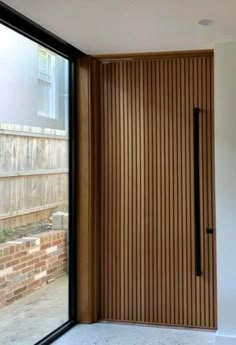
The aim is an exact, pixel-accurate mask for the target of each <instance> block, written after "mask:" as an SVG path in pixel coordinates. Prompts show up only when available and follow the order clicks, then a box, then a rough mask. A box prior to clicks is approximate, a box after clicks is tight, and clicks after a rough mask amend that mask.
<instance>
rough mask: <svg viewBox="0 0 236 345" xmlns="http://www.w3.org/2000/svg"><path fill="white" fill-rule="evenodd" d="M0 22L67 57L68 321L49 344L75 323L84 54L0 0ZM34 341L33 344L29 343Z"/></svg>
mask: <svg viewBox="0 0 236 345" xmlns="http://www.w3.org/2000/svg"><path fill="white" fill-rule="evenodd" d="M0 23H1V24H4V25H5V26H7V27H9V28H11V29H13V30H14V31H16V32H18V33H20V34H22V35H23V36H25V37H27V38H29V39H31V40H32V41H34V42H36V43H38V44H40V45H41V46H43V47H46V48H48V49H50V50H51V51H53V52H55V53H57V54H58V55H60V56H62V57H64V58H66V59H68V61H69V116H68V119H69V175H68V176H69V231H68V233H69V289H68V290H69V291H68V293H69V313H68V321H67V322H65V323H64V324H62V325H61V326H60V327H59V328H57V329H55V330H53V331H52V333H50V334H48V335H46V336H45V337H44V338H42V339H41V340H40V341H38V342H37V343H36V344H35V345H48V344H51V343H52V342H53V341H55V340H56V339H57V338H58V337H60V336H61V335H62V334H64V333H65V332H67V331H68V330H69V329H71V328H72V327H73V326H74V325H75V324H76V323H77V308H76V307H77V265H76V263H77V246H76V243H77V242H76V239H77V232H78V229H77V221H76V204H77V203H76V194H77V193H78V189H77V187H78V186H77V178H76V175H77V174H76V172H77V170H78V164H77V157H78V154H77V153H78V142H77V128H78V127H77V118H78V109H77V99H76V85H77V76H78V74H77V69H76V62H77V61H78V59H79V58H80V57H82V56H85V54H84V53H83V52H82V51H80V50H78V49H77V48H75V47H73V46H72V45H70V44H69V43H67V42H66V41H64V40H62V39H61V38H59V37H58V36H56V35H54V34H52V33H51V32H49V31H48V30H46V29H44V28H43V27H41V26H40V25H38V24H36V23H35V22H33V21H32V20H30V19H28V18H27V17H25V16H24V15H22V14H21V13H19V12H17V11H16V10H14V9H13V8H11V7H9V6H8V5H6V4H5V3H3V2H2V1H0ZM32 345H33V344H32Z"/></svg>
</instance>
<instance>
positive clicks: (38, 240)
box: [0, 230, 67, 308]
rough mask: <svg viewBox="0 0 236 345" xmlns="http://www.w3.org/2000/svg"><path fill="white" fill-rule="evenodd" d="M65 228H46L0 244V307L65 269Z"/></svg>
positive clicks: (41, 284) (53, 277)
mask: <svg viewBox="0 0 236 345" xmlns="http://www.w3.org/2000/svg"><path fill="white" fill-rule="evenodd" d="M66 233H67V232H66V231H65V230H58V231H54V230H53V231H48V232H44V233H40V234H37V235H33V236H32V237H24V238H20V239H18V240H15V241H10V242H6V243H2V244H0V308H1V307H4V306H6V305H8V304H10V303H12V302H14V301H15V300H17V299H19V298H21V297H23V296H25V295H27V294H29V293H31V292H33V291H34V290H36V289H38V288H39V287H41V286H43V285H45V284H47V283H49V282H50V281H52V280H54V279H55V278H57V277H59V276H60V275H62V274H63V272H65V270H66V261H67V260H66Z"/></svg>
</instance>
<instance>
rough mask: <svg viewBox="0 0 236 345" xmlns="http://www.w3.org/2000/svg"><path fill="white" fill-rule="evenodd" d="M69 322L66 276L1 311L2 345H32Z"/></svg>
mask: <svg viewBox="0 0 236 345" xmlns="http://www.w3.org/2000/svg"><path fill="white" fill-rule="evenodd" d="M67 320H68V278H67V276H66V275H64V276H62V277H60V278H58V279H56V280H55V281H53V282H51V283H50V284H48V285H46V286H44V287H41V288H40V289H38V290H37V291H35V292H33V293H32V294H30V295H28V296H26V297H23V298H22V299H20V300H18V301H16V302H14V303H12V304H10V305H9V306H7V307H4V308H2V309H0V330H1V335H0V344H1V345H11V344H14V345H33V344H35V343H36V342H37V341H39V340H40V339H42V338H43V337H45V336H46V335H48V334H49V333H51V332H52V331H53V330H55V329H56V328H57V327H59V326H60V325H62V324H63V323H64V322H66V321H67Z"/></svg>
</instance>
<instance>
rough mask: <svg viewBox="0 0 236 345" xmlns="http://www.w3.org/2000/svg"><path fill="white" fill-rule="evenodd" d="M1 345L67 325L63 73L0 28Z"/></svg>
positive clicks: (22, 342)
mask: <svg viewBox="0 0 236 345" xmlns="http://www.w3.org/2000/svg"><path fill="white" fill-rule="evenodd" d="M0 42H1V44H0V195H1V197H0V331H1V336H0V343H1V344H17V345H32V344H34V343H36V342H37V341H39V340H40V339H42V338H43V337H45V336H46V335H48V334H49V333H51V332H52V331H54V330H55V329H56V328H58V327H59V326H61V325H62V324H64V323H65V322H66V321H68V248H69V244H68V238H69V236H68V219H69V214H68V121H69V120H68V83H69V80H68V79H69V78H68V65H69V62H68V60H67V59H65V58H63V57H61V56H59V55H57V54H55V53H54V52H52V51H50V50H49V49H46V48H44V47H42V46H40V45H39V44H37V43H35V42H33V41H31V40H30V39H28V38H26V37H24V36H22V35H21V34H19V33H16V32H15V31H13V30H11V29H9V28H7V27H6V26H4V25H2V24H0Z"/></svg>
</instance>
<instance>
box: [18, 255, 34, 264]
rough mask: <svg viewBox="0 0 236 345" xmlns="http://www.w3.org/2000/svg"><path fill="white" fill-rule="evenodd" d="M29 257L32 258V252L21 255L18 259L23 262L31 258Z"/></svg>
mask: <svg viewBox="0 0 236 345" xmlns="http://www.w3.org/2000/svg"><path fill="white" fill-rule="evenodd" d="M31 259H33V255H32V254H30V255H26V256H23V257H22V258H21V259H20V261H21V262H25V261H29V260H31Z"/></svg>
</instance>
